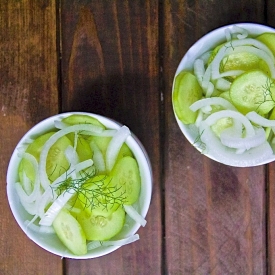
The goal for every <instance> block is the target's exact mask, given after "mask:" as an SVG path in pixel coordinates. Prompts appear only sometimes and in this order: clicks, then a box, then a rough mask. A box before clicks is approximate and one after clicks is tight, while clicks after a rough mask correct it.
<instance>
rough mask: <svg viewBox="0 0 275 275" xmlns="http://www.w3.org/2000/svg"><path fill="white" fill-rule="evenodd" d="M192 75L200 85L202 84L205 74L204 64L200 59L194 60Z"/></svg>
mask: <svg viewBox="0 0 275 275" xmlns="http://www.w3.org/2000/svg"><path fill="white" fill-rule="evenodd" d="M194 74H195V76H196V77H197V80H198V82H199V83H200V85H201V84H202V79H203V75H204V74H205V68H204V62H203V60H202V59H196V60H195V62H194Z"/></svg>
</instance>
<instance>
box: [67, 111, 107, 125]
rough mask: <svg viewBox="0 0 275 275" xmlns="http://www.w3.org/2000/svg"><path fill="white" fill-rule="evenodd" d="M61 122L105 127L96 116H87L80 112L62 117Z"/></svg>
mask: <svg viewBox="0 0 275 275" xmlns="http://www.w3.org/2000/svg"><path fill="white" fill-rule="evenodd" d="M62 122H64V123H66V124H69V125H75V124H86V123H87V124H93V125H95V126H100V127H102V128H104V129H105V126H104V125H103V124H102V123H101V122H100V121H99V120H98V119H96V118H94V117H91V116H88V115H81V114H75V115H70V116H67V117H65V118H63V119H62Z"/></svg>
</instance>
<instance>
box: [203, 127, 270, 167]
mask: <svg viewBox="0 0 275 275" xmlns="http://www.w3.org/2000/svg"><path fill="white" fill-rule="evenodd" d="M199 132H200V133H201V135H200V138H201V141H202V142H203V143H204V144H205V145H206V149H205V150H204V151H203V152H202V153H204V154H208V155H209V156H211V157H212V158H214V159H216V160H218V161H220V162H222V163H224V164H227V165H230V166H237V167H246V166H255V165H258V164H261V163H263V162H266V161H269V160H270V159H271V158H273V157H274V155H273V151H272V148H271V146H270V144H269V143H268V142H267V141H265V142H264V143H263V144H261V145H260V146H257V147H255V148H251V149H249V150H247V151H245V152H244V153H243V154H236V151H235V149H232V148H228V147H226V146H224V145H223V144H222V143H221V141H220V139H219V138H218V137H217V136H216V135H215V134H214V132H213V131H212V130H211V128H210V126H209V125H207V124H206V123H205V122H202V123H201V124H200V129H199Z"/></svg>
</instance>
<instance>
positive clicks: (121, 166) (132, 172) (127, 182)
mask: <svg viewBox="0 0 275 275" xmlns="http://www.w3.org/2000/svg"><path fill="white" fill-rule="evenodd" d="M110 177H111V179H112V180H111V185H113V186H115V187H117V191H116V194H117V196H121V195H122V194H124V195H125V198H126V200H125V202H124V204H133V203H134V202H136V201H137V200H138V198H139V194H140V188H141V179H140V173H139V167H138V163H137V161H136V160H135V159H134V158H132V157H124V158H122V159H120V160H119V161H118V162H117V163H116V164H115V166H114V168H113V170H112V171H111V173H110Z"/></svg>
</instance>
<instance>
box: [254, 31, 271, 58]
mask: <svg viewBox="0 0 275 275" xmlns="http://www.w3.org/2000/svg"><path fill="white" fill-rule="evenodd" d="M256 39H257V40H259V41H261V42H263V43H264V44H265V45H266V46H267V47H268V48H269V49H270V50H271V51H272V53H273V55H275V33H271V32H266V33H263V34H261V35H259V36H258V37H257V38H256Z"/></svg>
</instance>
